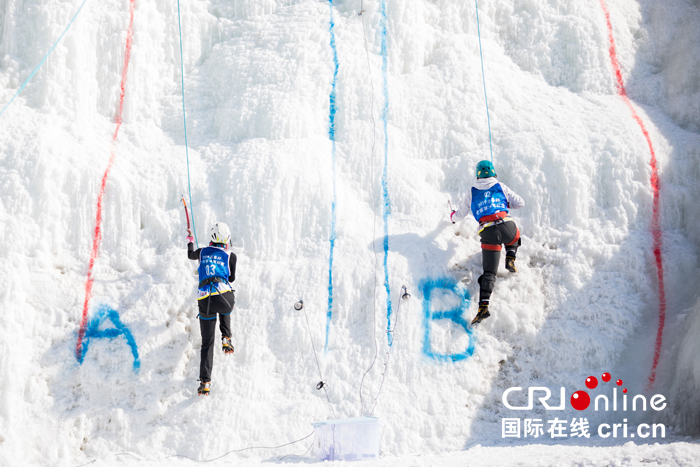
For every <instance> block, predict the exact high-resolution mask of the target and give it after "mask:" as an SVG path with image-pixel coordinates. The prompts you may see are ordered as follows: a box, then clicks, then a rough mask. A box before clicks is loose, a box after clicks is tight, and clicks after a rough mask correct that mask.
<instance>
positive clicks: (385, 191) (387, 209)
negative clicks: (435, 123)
mask: <svg viewBox="0 0 700 467" xmlns="http://www.w3.org/2000/svg"><path fill="white" fill-rule="evenodd" d="M381 13H382V18H381V20H380V22H379V29H380V31H381V47H382V48H381V53H382V93H383V94H384V106H383V107H382V114H381V115H382V125H383V126H384V168H383V169H382V201H383V218H384V242H383V243H384V288H385V289H386V330H387V341H388V343H389V346H391V345H392V344H393V342H394V338H393V335H392V333H391V332H390V331H391V288H390V286H389V266H388V264H387V261H388V259H389V214H391V201H390V200H389V186H388V174H387V169H388V165H389V131H388V121H389V83H388V79H387V64H388V61H389V57H388V53H387V38H386V22H387V17H386V0H382V11H381Z"/></svg>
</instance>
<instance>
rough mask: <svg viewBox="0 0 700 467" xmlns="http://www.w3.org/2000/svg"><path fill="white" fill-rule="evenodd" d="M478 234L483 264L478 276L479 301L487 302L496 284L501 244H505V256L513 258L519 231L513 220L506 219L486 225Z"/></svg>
mask: <svg viewBox="0 0 700 467" xmlns="http://www.w3.org/2000/svg"><path fill="white" fill-rule="evenodd" d="M479 235H480V236H481V256H482V261H483V266H484V273H483V274H482V275H481V276H480V277H479V302H488V301H489V300H490V298H491V293H492V292H493V289H494V287H495V286H496V273H497V272H498V261H499V260H500V258H501V249H502V248H503V247H502V245H503V244H505V246H506V257H508V256H511V257H513V258H515V256H516V254H517V252H518V247H519V246H520V244H521V241H520V231H519V230H518V226H516V225H515V222H513V221H506V222H499V223H497V224H494V225H492V226H490V227H486V228H485V229H484V230H482V231H481V232H480V233H479Z"/></svg>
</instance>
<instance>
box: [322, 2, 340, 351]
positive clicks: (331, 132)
mask: <svg viewBox="0 0 700 467" xmlns="http://www.w3.org/2000/svg"><path fill="white" fill-rule="evenodd" d="M328 7H329V9H330V20H329V25H328V32H329V33H330V35H331V49H332V50H333V65H334V69H333V87H332V88H331V95H330V106H329V107H330V108H329V112H328V113H329V115H328V137H329V138H330V140H331V145H332V148H331V166H332V170H333V204H331V237H330V243H331V252H330V257H329V259H328V311H326V344H325V346H324V352H327V351H328V336H329V334H330V330H331V319H332V318H333V251H334V248H335V236H336V232H335V219H336V216H335V205H336V200H337V197H336V190H335V112H336V105H335V98H336V86H337V84H338V68H339V63H338V49H337V48H336V46H335V22H334V21H333V0H328Z"/></svg>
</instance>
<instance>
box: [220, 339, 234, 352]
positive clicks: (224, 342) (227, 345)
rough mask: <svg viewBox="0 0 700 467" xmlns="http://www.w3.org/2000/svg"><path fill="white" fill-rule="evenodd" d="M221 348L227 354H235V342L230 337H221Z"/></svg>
mask: <svg viewBox="0 0 700 467" xmlns="http://www.w3.org/2000/svg"><path fill="white" fill-rule="evenodd" d="M221 350H223V351H224V353H225V354H226V355H233V344H232V343H231V338H230V337H226V336H224V337H222V338H221Z"/></svg>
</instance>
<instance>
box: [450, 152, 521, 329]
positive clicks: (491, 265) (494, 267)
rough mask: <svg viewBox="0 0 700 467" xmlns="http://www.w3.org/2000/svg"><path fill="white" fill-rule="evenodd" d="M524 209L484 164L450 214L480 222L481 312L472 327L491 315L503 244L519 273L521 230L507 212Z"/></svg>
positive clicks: (454, 218) (453, 217) (512, 269)
mask: <svg viewBox="0 0 700 467" xmlns="http://www.w3.org/2000/svg"><path fill="white" fill-rule="evenodd" d="M523 206H525V201H523V199H522V198H521V197H520V196H518V195H517V194H516V193H515V192H514V191H513V190H511V189H510V188H508V187H507V186H506V185H505V184H503V183H500V182H499V181H498V179H497V178H496V170H495V169H494V167H493V164H492V163H491V162H490V161H481V162H479V163H478V164H477V165H476V183H475V184H474V186H473V187H472V189H471V190H470V191H469V192H467V195H466V196H465V198H464V202H463V203H462V205H461V206H460V207H459V209H458V210H457V211H452V213H451V214H450V219H451V220H452V223H455V222H456V221H458V220H461V219H463V218H465V217H466V216H467V215H469V213H470V212H471V213H472V214H473V215H474V219H476V220H477V222H479V236H480V237H481V256H482V261H483V266H484V273H483V274H482V275H481V276H480V277H479V311H478V312H477V314H476V317H475V318H474V319H473V320H472V324H478V323H480V322H481V321H482V320H484V319H486V318H488V317H489V316H491V314H490V313H489V300H490V299H491V293H492V292H493V289H494V287H495V286H496V273H497V272H498V261H499V259H500V256H501V249H502V245H505V246H506V269H507V270H508V271H510V272H511V273H513V272H515V271H516V269H515V256H516V253H517V251H518V247H519V246H520V244H521V241H520V230H518V226H516V225H515V222H513V219H511V218H510V217H508V210H509V209H518V208H522V207H523Z"/></svg>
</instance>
